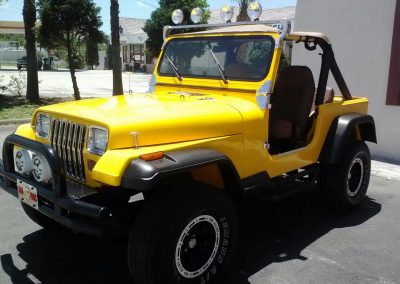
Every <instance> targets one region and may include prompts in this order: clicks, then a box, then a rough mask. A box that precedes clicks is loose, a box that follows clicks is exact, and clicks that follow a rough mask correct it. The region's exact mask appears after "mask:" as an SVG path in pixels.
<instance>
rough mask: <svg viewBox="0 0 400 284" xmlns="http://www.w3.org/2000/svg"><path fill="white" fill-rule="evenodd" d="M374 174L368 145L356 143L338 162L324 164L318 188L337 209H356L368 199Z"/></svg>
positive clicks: (352, 144)
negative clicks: (367, 195) (371, 176)
mask: <svg viewBox="0 0 400 284" xmlns="http://www.w3.org/2000/svg"><path fill="white" fill-rule="evenodd" d="M370 175H371V155H370V152H369V149H368V147H367V145H366V144H365V143H364V142H353V143H351V144H350V145H349V146H348V147H347V149H346V151H345V152H344V153H343V154H342V157H341V159H339V162H338V163H337V164H334V165H322V168H321V173H320V176H319V179H318V189H319V191H320V192H321V193H322V195H323V197H324V199H325V201H326V202H327V203H328V204H329V205H331V206H332V207H334V208H335V209H338V210H340V211H343V210H348V209H352V208H355V207H356V206H358V205H359V204H360V203H361V202H362V201H363V200H364V199H365V197H366V193H367V190H368V185H369V179H370Z"/></svg>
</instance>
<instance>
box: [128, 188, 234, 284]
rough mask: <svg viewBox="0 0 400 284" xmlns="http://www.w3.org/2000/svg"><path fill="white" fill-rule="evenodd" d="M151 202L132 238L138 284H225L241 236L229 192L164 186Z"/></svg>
mask: <svg viewBox="0 0 400 284" xmlns="http://www.w3.org/2000/svg"><path fill="white" fill-rule="evenodd" d="M145 202H147V203H146V204H144V207H143V209H142V210H141V212H140V214H139V216H138V217H137V221H136V222H135V224H134V226H133V227H132V230H131V234H130V238H129V247H128V264H129V269H130V272H131V275H132V277H133V278H134V280H135V281H136V283H141V284H170V283H171V284H172V283H173V284H180V283H182V284H195V283H201V284H203V283H223V280H221V279H223V277H224V271H225V270H226V268H227V266H228V264H229V262H230V259H231V258H232V253H233V248H234V246H235V243H236V236H237V217H236V211H235V209H234V205H233V202H232V200H231V199H230V198H229V197H228V195H227V194H226V193H225V192H224V191H223V190H221V189H216V188H212V187H210V186H207V185H200V184H194V185H190V186H188V188H181V189H177V190H168V189H165V190H164V191H163V189H160V192H159V193H158V194H156V195H154V196H152V197H151V198H149V199H148V200H146V201H145Z"/></svg>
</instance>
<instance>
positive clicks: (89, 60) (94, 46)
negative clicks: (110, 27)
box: [86, 30, 106, 69]
mask: <svg viewBox="0 0 400 284" xmlns="http://www.w3.org/2000/svg"><path fill="white" fill-rule="evenodd" d="M105 38H106V36H105V34H104V33H103V32H102V31H96V30H93V31H91V32H89V36H88V38H87V40H86V65H88V66H89V67H90V68H91V69H93V65H96V66H98V65H99V43H103V42H104V41H105Z"/></svg>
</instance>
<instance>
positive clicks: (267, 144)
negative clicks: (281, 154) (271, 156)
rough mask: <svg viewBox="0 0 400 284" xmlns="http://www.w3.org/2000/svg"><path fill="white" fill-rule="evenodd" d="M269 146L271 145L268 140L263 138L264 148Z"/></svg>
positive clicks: (266, 148)
mask: <svg viewBox="0 0 400 284" xmlns="http://www.w3.org/2000/svg"><path fill="white" fill-rule="evenodd" d="M270 148H271V145H270V144H269V143H268V140H264V149H265V150H269V149H270Z"/></svg>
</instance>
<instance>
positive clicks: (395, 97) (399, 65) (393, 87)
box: [386, 1, 400, 106]
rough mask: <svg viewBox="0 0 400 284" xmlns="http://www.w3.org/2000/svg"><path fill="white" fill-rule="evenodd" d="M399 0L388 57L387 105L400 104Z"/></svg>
mask: <svg viewBox="0 0 400 284" xmlns="http://www.w3.org/2000/svg"><path fill="white" fill-rule="evenodd" d="M399 78H400V1H397V6H396V11H395V16H394V27H393V40H392V53H391V59H390V69H389V80H388V89H387V96H386V104H387V105H395V106H400V80H399Z"/></svg>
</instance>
